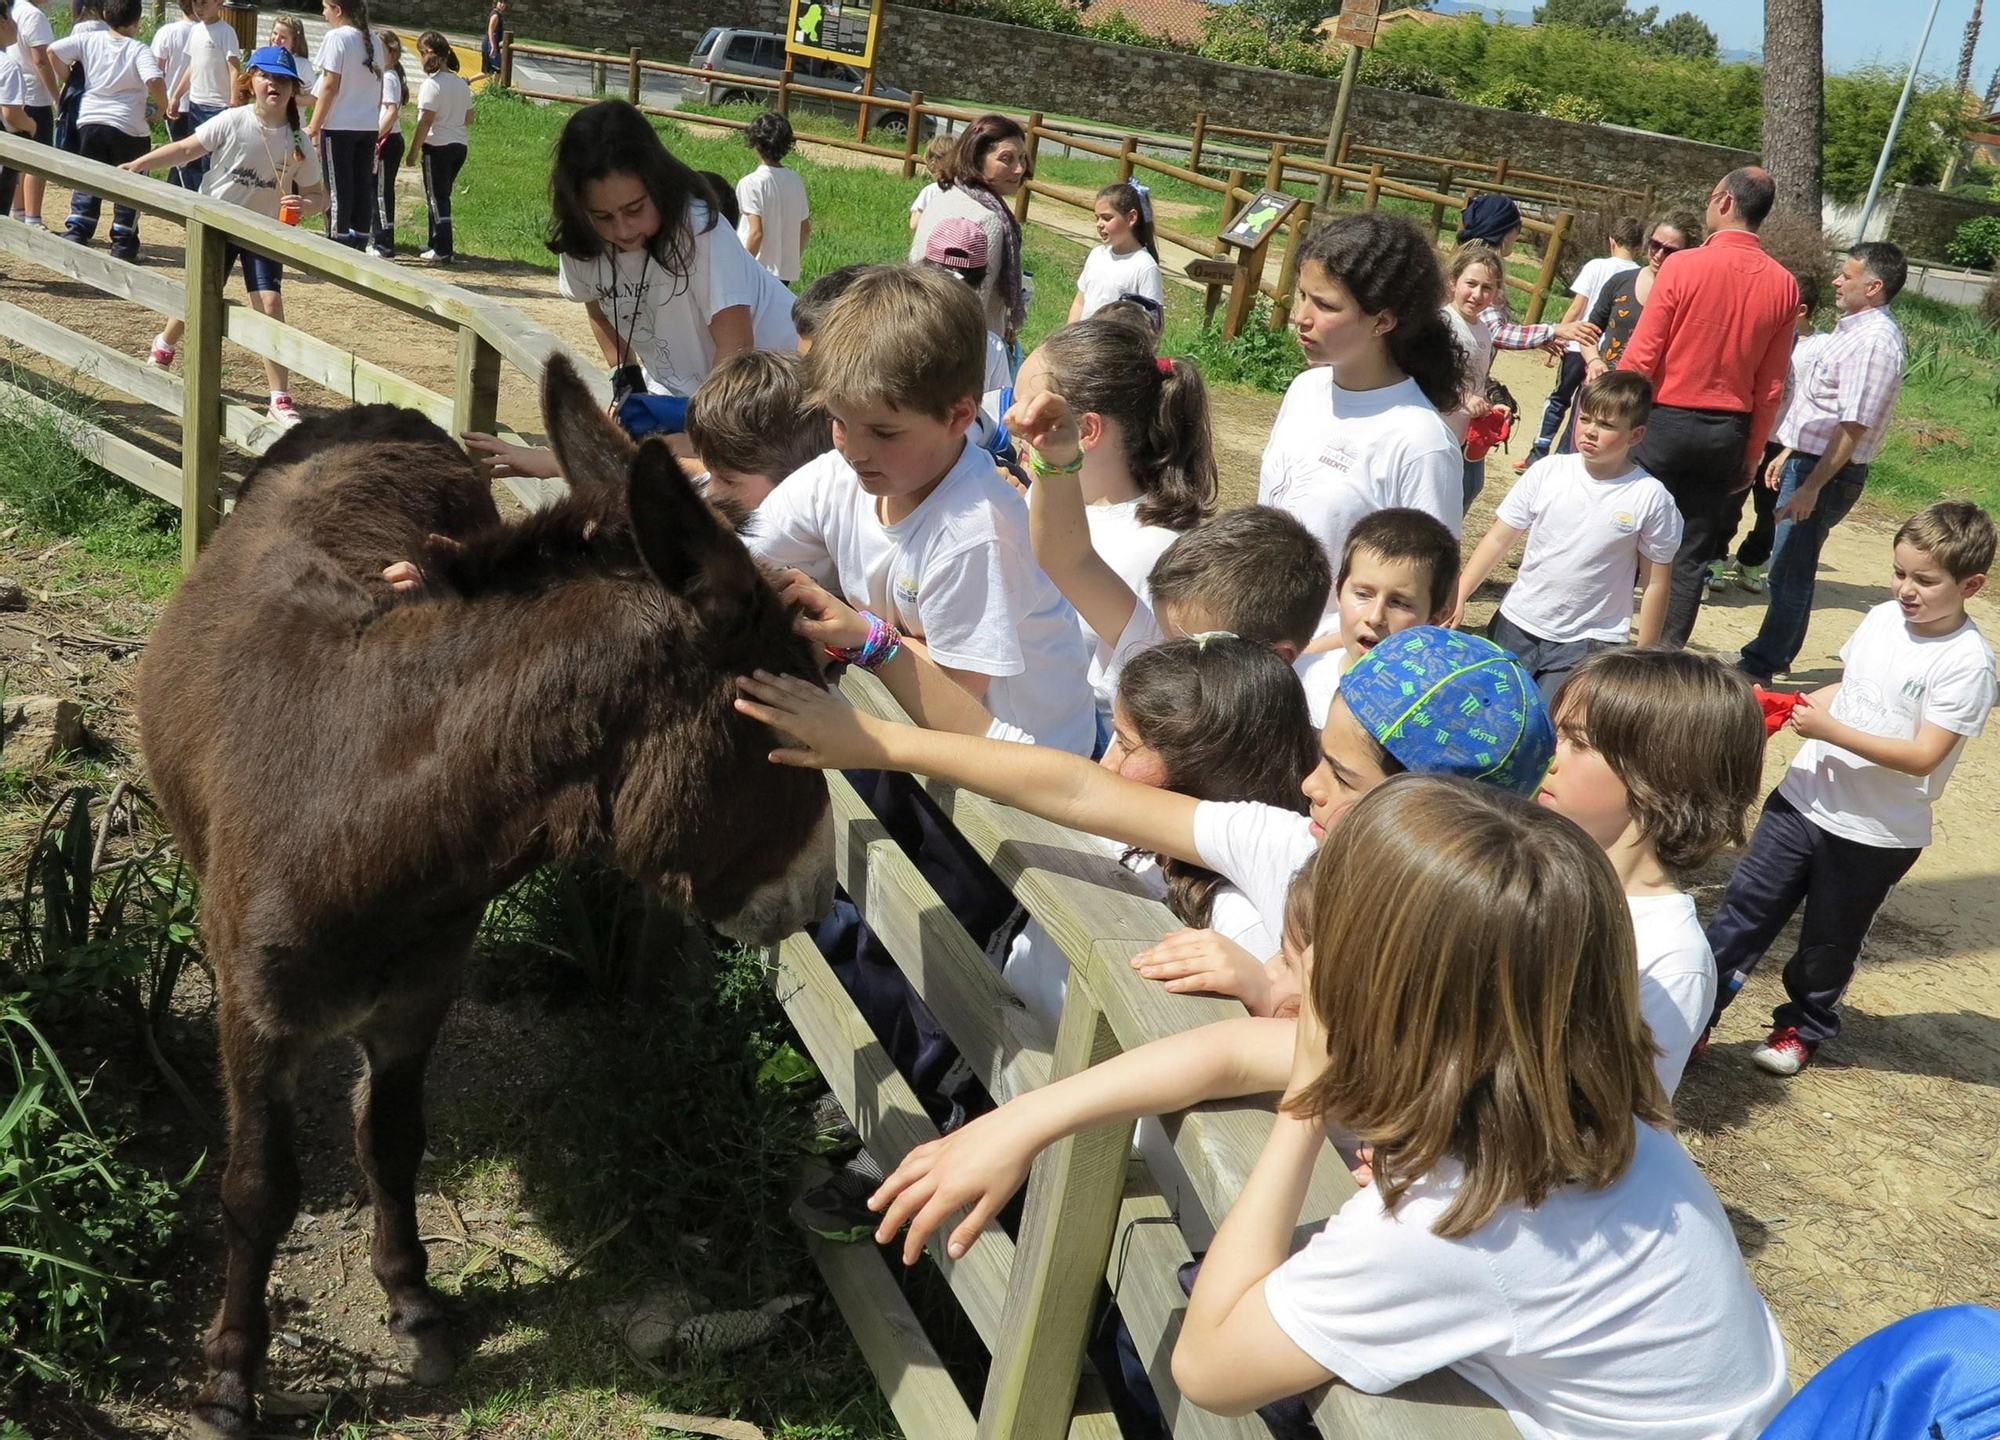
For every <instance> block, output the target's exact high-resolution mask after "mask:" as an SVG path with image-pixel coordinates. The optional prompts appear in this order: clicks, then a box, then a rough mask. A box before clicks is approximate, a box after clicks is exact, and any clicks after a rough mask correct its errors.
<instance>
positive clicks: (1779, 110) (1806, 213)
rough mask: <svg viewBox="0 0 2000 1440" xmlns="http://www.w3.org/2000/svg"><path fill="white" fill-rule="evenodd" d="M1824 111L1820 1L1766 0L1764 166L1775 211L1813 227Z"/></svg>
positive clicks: (1818, 204) (1818, 207)
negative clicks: (1773, 186) (1774, 189)
mask: <svg viewBox="0 0 2000 1440" xmlns="http://www.w3.org/2000/svg"><path fill="white" fill-rule="evenodd" d="M1825 110H1826V91H1825V64H1824V62H1823V60H1822V50H1821V26H1820V0H1765V3H1764V165H1765V167H1766V168H1767V169H1769V170H1770V172H1771V177H1772V179H1774V180H1776V181H1777V184H1778V201H1777V208H1778V209H1779V210H1780V211H1784V212H1788V213H1790V214H1793V215H1799V216H1803V217H1805V218H1807V219H1810V220H1813V221H1815V222H1817V221H1818V219H1819V215H1820V178H1821V174H1822V171H1823V168H1824V166H1823V162H1822V157H1821V151H1820V147H1821V143H1822V130H1823V124H1824V118H1825Z"/></svg>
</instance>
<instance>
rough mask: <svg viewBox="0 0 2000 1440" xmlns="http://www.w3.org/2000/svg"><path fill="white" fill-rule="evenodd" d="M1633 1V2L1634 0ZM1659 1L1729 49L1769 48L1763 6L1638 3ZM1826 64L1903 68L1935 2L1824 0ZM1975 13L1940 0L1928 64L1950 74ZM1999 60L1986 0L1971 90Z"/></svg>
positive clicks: (1999, 5)
mask: <svg viewBox="0 0 2000 1440" xmlns="http://www.w3.org/2000/svg"><path fill="white" fill-rule="evenodd" d="M1628 3H1629V0H1628ZM1654 3H1658V4H1659V6H1660V13H1661V14H1662V15H1672V14H1674V13H1675V12H1676V11H1680V10H1692V11H1693V12H1694V13H1695V14H1696V15H1699V16H1700V17H1701V18H1702V19H1703V20H1705V21H1706V22H1707V23H1708V28H1709V29H1711V30H1713V31H1714V32H1715V33H1716V37H1717V38H1718V39H1720V40H1721V42H1722V48H1723V49H1725V50H1761V49H1763V48H1764V7H1763V6H1762V5H1760V4H1745V3H1743V0H1645V3H1644V4H1642V5H1640V6H1639V7H1638V8H1640V9H1644V8H1646V6H1647V5H1651V4H1654ZM1824 8H1825V14H1826V63H1827V66H1828V67H1829V68H1830V69H1834V70H1851V69H1853V68H1854V67H1855V66H1856V65H1865V64H1870V63H1880V64H1887V65H1893V66H1895V67H1896V68H1897V69H1899V70H1900V69H1902V68H1903V67H1905V66H1907V65H1908V64H1909V63H1910V52H1911V51H1912V50H1913V49H1915V47H1916V43H1917V36H1918V34H1919V33H1920V32H1921V31H1922V29H1923V25H1924V16H1925V15H1926V14H1927V13H1928V12H1929V10H1930V0H1824ZM1971 18H1972V0H1941V3H1940V4H1939V5H1938V17H1937V25H1936V27H1935V28H1934V29H1933V30H1932V31H1931V40H1930V44H1929V45H1928V46H1927V47H1926V48H1925V50H1924V69H1925V70H1926V71H1928V72H1930V73H1932V74H1936V75H1943V76H1946V77H1949V76H1950V75H1951V74H1952V72H1953V71H1954V70H1956V69H1957V68H1958V47H1959V45H1960V44H1961V43H1962V42H1963V41H1964V39H1965V23H1966V21H1967V20H1969V19H1971ZM1995 65H2000V0H1987V5H1986V9H1985V18H1984V22H1983V24H1982V26H1981V29H1980V32H1979V48H1978V49H1977V50H1976V51H1974V52H1973V59H1972V75H1973V80H1972V88H1973V91H1974V92H1975V93H1983V92H1984V91H1985V89H1986V83H1987V81H1989V80H1991V79H1992V78H1993V67H1994V66H1995Z"/></svg>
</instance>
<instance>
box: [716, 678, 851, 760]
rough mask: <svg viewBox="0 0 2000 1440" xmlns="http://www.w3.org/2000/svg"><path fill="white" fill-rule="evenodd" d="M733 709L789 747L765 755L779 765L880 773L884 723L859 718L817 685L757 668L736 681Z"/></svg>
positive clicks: (845, 704)
mask: <svg viewBox="0 0 2000 1440" xmlns="http://www.w3.org/2000/svg"><path fill="white" fill-rule="evenodd" d="M736 688H737V690H738V691H740V692H741V693H740V694H738V695H737V697H736V708H737V709H738V710H739V711H741V712H742V713H743V714H745V715H748V716H749V717H750V718H751V719H752V720H762V721H763V722H764V723H765V724H766V725H769V726H770V727H771V728H772V729H774V730H777V731H779V732H781V733H782V735H783V736H784V737H785V738H786V739H788V740H789V741H790V742H791V743H790V744H788V745H783V746H781V747H779V748H778V749H776V750H773V751H772V752H771V759H772V760H774V761H776V762H777V763H778V764H780V765H800V766H804V767H806V768H808V769H817V770H884V769H887V768H889V767H888V765H887V764H886V763H885V762H886V759H887V756H886V752H885V750H884V748H883V745H882V741H881V736H880V731H881V728H882V726H883V725H884V724H885V723H886V722H884V721H881V720H878V719H876V718H875V717H874V716H873V715H865V714H863V713H862V712H861V711H859V710H856V709H855V708H854V707H853V706H852V705H850V704H848V703H847V701H846V700H845V699H843V698H842V697H841V696H839V695H837V694H835V693H834V692H833V691H831V690H828V689H827V688H826V687H825V686H823V685H815V684H812V683H811V682H810V681H806V680H799V679H795V678H793V677H792V676H790V675H773V674H771V673H770V672H769V671H768V670H759V671H758V672H757V673H756V674H755V675H739V676H737V677H736Z"/></svg>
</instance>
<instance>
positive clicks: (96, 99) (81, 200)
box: [49, 0, 167, 260]
mask: <svg viewBox="0 0 2000 1440" xmlns="http://www.w3.org/2000/svg"><path fill="white" fill-rule="evenodd" d="M141 13H142V12H141V7H140V0H107V3H106V4H105V7H104V22H105V24H106V25H108V26H109V27H110V28H109V29H106V30H86V31H83V32H81V33H78V32H75V31H72V32H71V33H70V34H68V35H65V36H64V37H63V38H62V39H60V40H58V41H56V42H55V43H54V44H53V45H51V46H49V58H50V60H52V61H53V62H54V63H56V64H57V65H61V66H67V65H74V64H81V65H82V66H83V70H84V94H83V100H82V103H81V104H80V105H79V106H78V107H77V136H78V141H77V153H78V154H79V155H81V156H83V157H84V159H86V160H96V161H99V162H101V163H103V164H106V165H123V164H125V162H127V161H128V160H132V159H135V158H137V157H138V156H140V155H143V154H145V153H146V148H147V137H148V136H150V135H151V134H152V128H151V126H149V125H148V124H147V122H146V101H147V98H148V97H151V99H152V102H153V103H154V104H155V105H156V106H158V107H159V108H160V109H161V110H163V111H164V110H165V109H166V108H167V89H166V86H165V85H164V84H162V83H161V80H160V62H159V61H157V60H155V59H154V58H153V52H152V50H151V49H149V48H148V47H147V45H146V44H145V42H144V41H142V40H139V39H137V38H135V35H134V32H135V31H137V30H138V28H139V20H140V17H141ZM100 208H101V207H100V205H99V202H98V198H97V197H96V196H95V195H78V196H76V197H75V199H74V201H73V203H72V204H71V206H70V216H69V225H68V228H67V237H68V238H69V239H71V240H74V241H75V242H76V243H77V244H79V245H88V244H89V243H90V241H91V237H92V236H94V235H95V234H96V233H97V217H98V213H99V210H100ZM111 256H112V258H113V259H115V260H137V259H138V258H139V213H138V211H136V210H134V209H133V208H132V207H131V206H130V205H113V206H112V208H111Z"/></svg>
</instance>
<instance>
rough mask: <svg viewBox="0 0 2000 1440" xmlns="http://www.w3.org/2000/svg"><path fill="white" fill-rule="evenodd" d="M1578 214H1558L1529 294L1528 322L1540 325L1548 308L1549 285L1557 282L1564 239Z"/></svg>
mask: <svg viewBox="0 0 2000 1440" xmlns="http://www.w3.org/2000/svg"><path fill="white" fill-rule="evenodd" d="M1575 219H1576V216H1574V215H1572V214H1571V213H1570V212H1569V211H1567V210H1564V211H1562V212H1561V213H1560V214H1558V215H1557V216H1556V219H1555V226H1556V228H1555V229H1554V230H1553V231H1551V232H1550V233H1549V243H1548V245H1547V247H1546V248H1544V249H1543V251H1542V268H1541V271H1540V273H1538V274H1537V275H1536V276H1535V289H1534V292H1533V293H1532V294H1530V295H1529V296H1528V317H1527V323H1528V324H1530V325H1539V324H1540V323H1541V321H1542V311H1543V310H1545V309H1547V308H1548V303H1549V287H1550V286H1551V285H1553V284H1554V283H1555V278H1556V264H1557V262H1559V261H1560V260H1561V259H1562V248H1563V241H1564V240H1566V239H1567V238H1568V237H1569V227H1570V222H1571V221H1573V220H1575Z"/></svg>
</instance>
